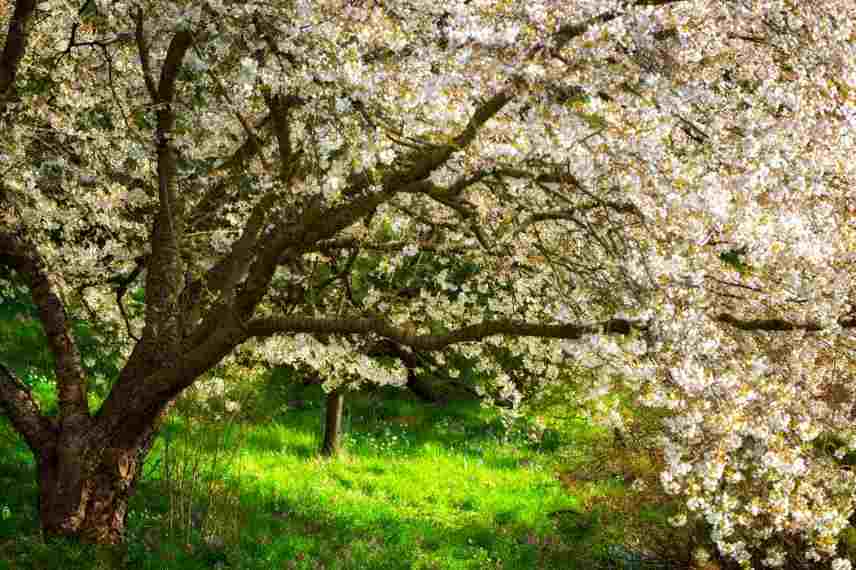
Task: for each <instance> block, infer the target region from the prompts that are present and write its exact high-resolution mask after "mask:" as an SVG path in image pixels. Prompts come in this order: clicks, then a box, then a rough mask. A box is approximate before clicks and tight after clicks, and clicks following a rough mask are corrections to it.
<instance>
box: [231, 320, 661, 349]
mask: <svg viewBox="0 0 856 570" xmlns="http://www.w3.org/2000/svg"><path fill="white" fill-rule="evenodd" d="M646 327H647V324H646V323H645V322H637V321H631V320H627V319H611V320H609V321H604V322H601V323H593V324H583V325H572V324H566V325H547V324H540V323H527V322H523V321H515V320H499V321H485V322H482V323H479V324H477V325H469V326H464V327H461V328H458V329H456V330H453V331H451V332H448V333H445V334H428V335H415V334H410V333H408V332H407V330H406V329H405V328H404V327H396V326H393V325H391V324H389V323H388V322H387V321H385V320H382V319H374V318H354V319H316V318H309V317H271V318H260V319H254V320H252V321H250V322H248V323H247V324H246V326H245V330H246V331H247V333H248V336H249V337H268V336H272V335H275V334H295V333H310V334H362V335H369V334H374V335H377V336H380V337H383V338H388V339H390V340H392V341H395V342H397V343H398V344H401V345H405V346H409V347H411V348H413V349H416V350H425V351H431V350H442V349H443V348H446V347H447V346H449V345H453V344H459V343H462V342H475V341H480V340H482V339H485V338H487V337H491V336H497V335H503V336H513V337H517V336H537V337H542V338H562V339H572V340H573V339H580V338H582V337H584V336H588V335H593V334H619V335H627V334H630V333H631V332H633V331H634V330H644V329H645V328H646Z"/></svg>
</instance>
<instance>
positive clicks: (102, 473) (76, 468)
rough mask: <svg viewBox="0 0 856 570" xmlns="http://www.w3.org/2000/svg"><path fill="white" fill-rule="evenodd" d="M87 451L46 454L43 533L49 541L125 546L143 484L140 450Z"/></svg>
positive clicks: (41, 463)
mask: <svg viewBox="0 0 856 570" xmlns="http://www.w3.org/2000/svg"><path fill="white" fill-rule="evenodd" d="M81 451H82V453H78V452H77V450H75V452H74V453H68V452H66V451H64V450H58V449H56V448H53V449H46V450H43V451H42V453H41V454H40V456H39V458H38V461H37V464H38V478H39V517H40V519H41V525H42V530H43V531H44V533H45V535H47V536H63V537H75V538H80V539H81V540H83V541H86V542H92V543H98V544H119V543H121V542H122V540H123V538H124V533H125V518H126V515H127V510H128V499H129V498H130V496H131V494H132V493H133V491H134V487H135V485H136V481H137V474H138V471H139V469H138V467H139V459H138V458H139V457H140V453H139V450H137V449H126V450H120V449H105V450H95V449H83V450H81ZM99 456H100V458H99Z"/></svg>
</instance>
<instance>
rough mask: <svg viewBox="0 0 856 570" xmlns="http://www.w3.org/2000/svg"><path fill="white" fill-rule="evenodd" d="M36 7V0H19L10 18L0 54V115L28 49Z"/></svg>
mask: <svg viewBox="0 0 856 570" xmlns="http://www.w3.org/2000/svg"><path fill="white" fill-rule="evenodd" d="M35 9H36V2H35V0H17V2H15V11H14V13H13V14H12V18H11V19H10V20H9V29H8V31H7V32H6V45H4V46H3V55H2V56H0V115H2V114H3V111H4V110H5V107H6V102H7V101H8V99H9V96H10V95H11V93H12V90H13V87H14V85H15V76H16V75H17V73H18V66H19V65H20V63H21V59H22V58H23V57H24V52H25V51H26V49H27V38H28V36H29V33H28V29H27V28H28V27H29V23H30V18H31V17H32V15H33V12H34V11H35Z"/></svg>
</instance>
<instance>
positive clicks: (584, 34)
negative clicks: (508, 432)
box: [0, 0, 856, 569]
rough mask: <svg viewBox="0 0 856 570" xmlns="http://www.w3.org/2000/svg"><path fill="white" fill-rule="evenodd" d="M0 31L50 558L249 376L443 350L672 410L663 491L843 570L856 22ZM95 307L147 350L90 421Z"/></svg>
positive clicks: (436, 16) (317, 24)
mask: <svg viewBox="0 0 856 570" xmlns="http://www.w3.org/2000/svg"><path fill="white" fill-rule="evenodd" d="M0 14H2V15H0V23H2V26H3V29H5V30H6V36H5V42H4V48H3V52H2V58H1V59H0V121H2V129H0V133H2V135H0V168H2V172H3V176H2V179H0V220H2V224H0V264H2V265H3V266H6V267H7V268H11V269H12V270H14V271H15V273H16V275H18V276H20V277H21V278H22V279H24V280H25V282H26V283H27V284H28V286H29V289H30V291H31V293H32V297H33V300H34V302H35V304H36V305H37V306H38V308H39V317H40V319H41V322H42V325H43V327H44V329H45V332H46V334H47V338H48V340H49V342H50V347H51V350H52V351H53V354H54V357H55V361H56V377H57V386H58V388H57V389H58V396H59V408H60V411H59V414H58V415H57V416H55V417H48V416H45V415H44V414H42V413H41V412H40V410H39V408H38V405H37V403H36V402H35V401H34V399H33V398H32V396H31V395H30V393H29V392H28V391H27V389H26V386H25V385H24V384H23V383H22V382H21V381H19V380H18V379H17V378H15V376H14V374H12V373H11V371H9V370H6V369H5V368H0V409H2V410H3V411H4V412H5V414H6V416H7V417H8V418H9V419H10V420H11V422H12V424H13V426H14V427H15V428H16V429H17V430H18V431H19V432H20V433H21V434H22V435H23V437H24V438H25V439H26V441H27V442H28V444H29V445H30V447H31V448H32V450H33V453H34V455H35V457H36V459H37V463H38V477H39V483H40V516H41V522H42V526H43V528H44V530H45V531H46V532H48V533H50V534H59V535H71V536H81V537H83V538H85V539H87V540H91V541H97V542H105V543H115V542H118V541H120V540H121V538H122V532H123V528H124V520H125V512H126V506H127V500H128V496H129V494H130V493H131V492H132V491H133V487H134V483H135V481H136V478H137V476H138V473H139V470H140V465H141V462H142V461H143V460H144V458H145V456H146V454H147V452H148V450H149V448H150V446H151V443H152V439H153V437H154V435H155V433H156V431H157V425H158V419H159V418H160V417H161V415H162V413H163V412H164V410H165V409H167V408H168V406H169V405H170V403H171V402H172V401H173V400H174V399H175V398H176V397H177V396H178V395H179V394H180V393H181V392H182V390H184V389H185V388H187V387H188V386H190V385H191V384H192V383H193V382H194V381H196V380H197V379H198V378H199V377H200V375H202V374H203V373H204V372H206V371H207V370H209V369H210V368H211V367H213V366H215V365H216V364H217V363H218V362H220V361H221V360H222V359H223V358H225V357H227V356H228V355H229V354H230V353H232V352H233V351H234V350H235V349H236V347H239V346H241V345H244V346H252V347H254V348H255V349H256V350H257V351H258V353H260V354H262V355H264V356H265V357H266V358H267V359H269V360H270V361H272V362H292V363H299V364H301V365H305V366H309V367H311V368H314V369H315V370H317V371H318V372H319V373H320V375H321V376H323V378H324V379H325V381H326V383H327V387H328V388H330V389H331V390H333V389H336V388H337V387H338V386H339V385H341V384H342V383H343V382H363V381H365V382H375V383H382V384H395V383H403V382H405V381H406V378H407V373H408V366H410V368H412V366H411V365H406V363H402V362H403V361H405V360H408V361H412V359H411V358H410V356H411V355H416V356H418V362H421V363H424V366H425V367H443V366H444V365H445V364H447V361H446V358H447V357H448V356H449V354H450V353H451V352H450V351H453V350H454V351H455V354H458V355H463V356H465V357H467V358H469V359H471V360H472V361H474V362H476V366H477V367H479V369H480V371H481V372H483V373H484V374H483V375H484V377H486V378H490V379H491V382H493V383H494V388H496V389H497V390H499V392H500V393H501V394H502V395H503V396H504V397H507V398H511V399H514V398H515V388H514V384H513V382H511V380H510V379H509V378H508V376H507V374H506V372H505V371H504V369H503V367H502V366H500V365H499V364H498V363H497V359H496V358H492V355H495V354H496V352H497V350H499V349H502V350H504V351H509V352H510V353H512V354H514V355H515V356H516V357H518V358H519V359H520V362H522V363H524V365H525V367H526V368H527V369H528V370H529V371H530V372H532V373H533V374H534V375H536V376H537V377H538V378H539V379H540V380H539V381H540V382H543V383H544V385H547V384H549V383H551V382H557V381H559V380H558V379H559V378H560V376H561V371H562V369H563V367H565V366H566V364H567V363H569V362H572V363H573V365H574V366H576V367H584V368H587V369H589V370H591V371H593V373H594V374H593V377H595V378H596V379H597V380H596V381H595V383H594V385H593V386H592V389H593V390H594V391H595V392H597V393H603V392H605V391H609V390H612V389H616V388H619V387H621V388H623V389H627V388H629V389H632V390H633V391H634V393H636V394H637V395H638V398H639V405H644V406H652V407H656V408H660V409H667V410H669V411H670V416H669V420H668V423H667V428H668V429H667V432H666V433H665V434H664V436H663V441H662V444H663V448H664V452H665V457H666V459H667V470H666V471H664V473H663V474H662V482H663V485H664V487H665V488H666V490H668V491H669V492H672V493H676V494H680V495H682V496H683V497H684V498H685V499H686V507H687V514H688V515H691V516H696V517H703V518H704V519H706V521H707V522H708V524H709V525H710V528H711V529H712V533H713V538H714V540H715V541H716V543H717V544H718V546H719V548H720V551H721V552H722V553H723V554H724V555H726V556H729V557H732V558H734V559H735V560H738V561H740V562H741V563H743V564H744V565H745V566H753V565H754V566H758V567H760V566H762V565H766V566H772V567H775V566H780V565H783V564H784V563H785V562H786V560H787V559H788V558H789V557H796V558H799V559H802V560H809V561H818V560H824V561H830V562H831V563H832V564H833V567H836V568H837V569H841V568H845V567H847V566H846V561H844V560H843V559H841V558H836V556H837V554H836V544H837V537H838V535H839V533H840V532H841V530H842V529H843V528H844V527H845V526H846V525H847V524H848V523H847V521H848V518H849V517H850V516H851V515H852V513H853V510H854V500H856V477H854V473H853V472H852V471H851V470H849V469H848V468H847V466H846V465H845V464H844V463H843V462H842V461H841V458H842V457H844V456H845V455H846V454H847V453H853V452H854V451H856V430H854V420H856V408H854V390H856V383H855V382H854V370H856V368H854V362H853V360H854V358H856V352H854V349H856V343H854V340H856V339H854V332H853V331H854V330H856V313H854V304H856V301H854V299H856V289H854V285H853V274H854V267H856V253H854V252H856V222H854V219H856V196H854V193H853V192H854V191H853V188H854V183H856V167H854V162H853V160H852V156H853V153H854V151H856V140H854V135H853V133H854V132H856V129H854V127H856V47H854V46H856V29H855V28H854V22H856V6H854V4H853V3H852V1H851V0H825V1H823V2H799V3H798V2H790V1H787V0H766V1H763V2H762V1H760V0H759V1H737V0H734V1H730V0H729V1H723V2H709V1H706V0H685V1H677V0H575V1H566V2H555V1H551V0H533V1H528V2H505V1H500V0H495V1H494V0H480V1H473V2H461V1H458V0H432V1H431V2H424V1H422V0H410V1H403V0H401V1H399V0H396V1H389V2H387V1H375V0H362V1H361V0H355V1H353V0H350V1H349V0H323V1H314V2H310V1H308V0H292V1H287V0H283V1H277V2H264V3H263V2H255V1H250V2H241V3H231V2H223V1H222V0H209V1H206V2H179V3H167V2H160V1H156V0H150V1H144V2H131V1H125V0H115V1H113V2H109V3H108V2H104V1H103V0H83V1H82V2H81V3H80V4H73V3H70V2H67V1H64V0H46V1H44V2H41V3H36V2H35V1H34V0H17V1H10V0H6V1H4V2H2V3H1V4H0ZM140 286H144V290H145V308H144V311H142V312H139V314H137V313H134V311H131V310H129V308H128V306H127V295H126V292H127V291H129V290H130V289H133V288H135V287H140ZM81 310H85V311H89V315H90V316H91V315H97V317H98V318H99V319H102V320H104V321H105V322H108V323H113V324H114V326H115V331H116V334H117V335H118V336H121V338H123V339H124V340H125V341H126V342H127V346H128V354H127V362H126V363H125V366H124V368H123V370H122V372H121V374H120V375H119V377H118V379H117V380H116V381H115V383H114V385H113V386H112V389H111V391H110V393H109V395H108V396H107V398H106V400H105V401H104V402H103V404H102V405H101V406H100V408H99V409H98V410H97V411H94V412H93V411H91V410H90V408H89V406H88V403H87V393H88V389H87V378H86V376H85V374H84V372H83V370H82V368H81V365H80V358H79V355H78V352H77V349H76V347H75V341H74V338H73V337H72V335H71V334H70V332H69V326H68V321H69V318H70V315H71V314H72V313H74V312H75V311H81ZM379 342H383V343H392V344H393V345H394V346H395V347H396V348H395V350H396V351H398V354H400V355H402V357H401V358H399V359H398V361H397V362H390V361H378V360H377V359H374V358H370V357H369V356H367V354H370V353H371V347H372V346H375V345H376V344H377V343H379ZM451 373H452V374H454V370H452V372H451ZM827 563H829V562H827Z"/></svg>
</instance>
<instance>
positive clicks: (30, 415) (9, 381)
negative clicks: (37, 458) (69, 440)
mask: <svg viewBox="0 0 856 570" xmlns="http://www.w3.org/2000/svg"><path fill="white" fill-rule="evenodd" d="M0 413H2V414H4V415H5V416H6V417H8V418H9V420H10V421H11V422H12V427H14V428H15V431H17V432H18V433H20V434H21V435H22V436H24V440H25V441H26V442H27V445H28V446H29V447H30V450H32V451H33V453H34V454H36V453H37V452H38V451H39V450H40V449H42V448H44V447H45V445H48V444H50V443H52V442H54V441H55V440H56V437H57V429H56V424H55V423H54V422H53V421H52V420H51V419H50V418H48V417H46V416H44V415H42V413H41V411H40V410H39V405H38V404H37V403H36V400H35V399H34V398H33V394H32V393H31V392H30V388H29V387H28V386H27V385H26V384H24V383H23V382H21V381H20V380H19V379H18V378H17V376H15V374H14V373H13V372H12V371H11V370H9V369H8V368H6V367H5V366H4V365H3V364H0Z"/></svg>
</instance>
